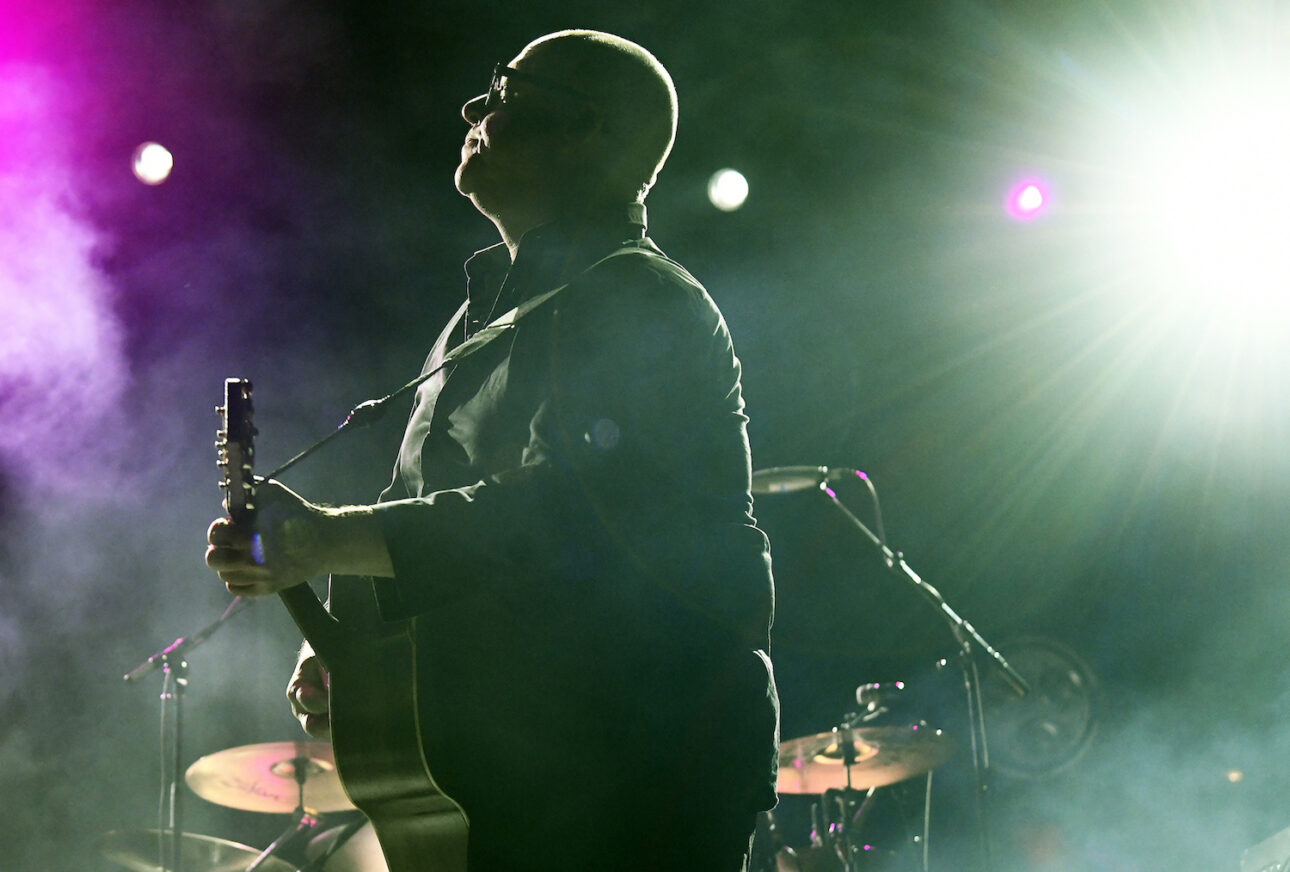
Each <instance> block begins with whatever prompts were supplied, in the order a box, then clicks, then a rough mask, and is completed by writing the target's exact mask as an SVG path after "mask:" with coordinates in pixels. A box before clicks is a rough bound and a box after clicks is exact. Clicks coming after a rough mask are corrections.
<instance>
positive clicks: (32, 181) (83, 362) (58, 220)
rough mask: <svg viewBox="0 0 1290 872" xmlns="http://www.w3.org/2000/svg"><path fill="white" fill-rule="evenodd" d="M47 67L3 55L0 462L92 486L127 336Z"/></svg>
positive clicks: (49, 484)
mask: <svg viewBox="0 0 1290 872" xmlns="http://www.w3.org/2000/svg"><path fill="white" fill-rule="evenodd" d="M67 110H68V106H67V101H66V93H65V91H64V89H63V87H62V85H61V83H60V82H59V81H58V80H57V79H56V78H55V76H54V75H53V74H52V73H50V71H49V70H48V69H46V68H44V67H42V66H40V65H37V64H33V63H25V62H13V61H9V62H6V61H4V60H3V59H0V407H2V408H3V413H4V426H3V427H0V457H2V458H3V459H4V461H5V462H6V464H7V465H12V466H13V467H14V469H13V471H15V472H17V473H19V474H21V475H22V476H23V477H24V478H26V479H28V480H29V481H32V482H34V483H36V484H38V485H39V486H41V487H44V488H52V489H54V490H61V489H63V488H64V487H74V486H75V485H76V482H77V480H78V479H79V480H81V481H82V482H83V481H84V476H85V474H86V470H85V468H84V467H83V466H79V465H78V463H77V461H76V458H82V460H83V462H86V463H89V462H92V461H91V460H90V458H92V457H93V456H94V452H93V450H92V446H93V445H94V439H95V436H96V430H98V429H101V428H103V427H104V424H105V416H106V415H107V414H108V413H109V412H110V410H112V409H113V408H114V406H115V403H116V401H117V399H118V398H119V396H120V395H121V393H122V391H123V387H124V386H123V384H122V381H123V377H124V372H125V369H126V367H125V362H124V355H123V351H122V345H121V329H120V325H119V324H118V323H117V320H116V318H115V317H114V315H113V313H112V311H111V308H110V304H109V294H110V287H109V286H108V283H107V281H106V280H105V279H104V278H103V276H101V275H100V274H99V273H98V272H96V270H95V269H94V266H93V261H92V253H93V250H94V248H95V246H96V245H97V244H99V241H100V240H99V239H98V237H97V234H96V232H95V231H94V229H93V228H92V227H91V225H90V223H89V221H88V220H87V219H85V218H83V217H82V216H81V215H80V214H79V213H78V210H77V202H76V199H77V198H76V195H75V192H74V191H73V189H72V185H71V181H70V180H71V176H72V174H71V168H70V162H69V158H68V154H67V144H68V142H69V141H70V137H71V136H72V135H73V131H72V130H70V129H69V125H72V124H74V123H75V120H74V113H71V112H69V111H67Z"/></svg>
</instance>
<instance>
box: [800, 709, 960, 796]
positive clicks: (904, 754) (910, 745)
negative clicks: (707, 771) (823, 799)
mask: <svg viewBox="0 0 1290 872" xmlns="http://www.w3.org/2000/svg"><path fill="white" fill-rule="evenodd" d="M953 753H954V741H953V740H952V739H950V737H949V736H947V735H945V733H944V732H943V731H941V730H938V729H934V728H931V727H928V726H927V725H926V724H907V725H904V726H892V727H835V728H834V729H832V730H830V731H829V732H827V733H816V734H815V735H813V736H803V737H801V738H798V739H789V740H788V741H786V742H782V743H781V744H780V746H779V776H778V780H777V782H776V790H777V791H778V792H779V793H781V794H801V793H809V794H822V793H825V792H827V791H830V790H848V789H850V790H867V789H869V788H874V787H886V786H887V785H890V784H896V783H897V782H900V781H904V780H906V779H907V778H913V777H915V776H917V775H923V774H925V773H927V772H930V771H931V770H933V769H935V768H936V767H937V766H939V765H941V764H942V763H944V762H945V761H946V760H948V759H949V758H950V756H951V755H952V754H953Z"/></svg>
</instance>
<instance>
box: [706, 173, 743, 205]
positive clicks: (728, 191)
mask: <svg viewBox="0 0 1290 872" xmlns="http://www.w3.org/2000/svg"><path fill="white" fill-rule="evenodd" d="M708 199H709V200H710V201H712V205H713V206H716V207H717V208H718V209H720V210H721V211H722V212H733V211H735V210H736V209H738V208H739V207H741V206H743V204H744V201H745V200H747V199H748V180H747V179H746V178H744V174H743V173H741V172H739V171H738V170H732V169H723V170H717V171H716V172H715V173H713V174H712V178H711V179H709V180H708Z"/></svg>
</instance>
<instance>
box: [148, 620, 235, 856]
mask: <svg viewBox="0 0 1290 872" xmlns="http://www.w3.org/2000/svg"><path fill="white" fill-rule="evenodd" d="M250 604H251V601H250V600H248V599H246V598H244V597H234V598H233V600H232V602H230V603H229V604H228V607H227V608H226V609H224V613H223V614H222V615H220V616H219V617H218V618H217V619H216V620H215V621H213V622H211V623H210V624H208V625H207V626H205V627H204V628H202V629H201V630H198V631H197V632H196V633H194V634H192V635H191V636H180V637H179V638H178V639H176V640H175V641H173V642H171V643H170V644H169V645H167V646H166V647H164V648H162V649H161V650H160V651H158V652H156V653H155V654H153V655H152V656H150V657H149V658H148V659H147V660H145V661H143V662H142V663H140V664H139V665H138V666H136V667H134V668H133V669H131V670H130V671H129V672H127V673H126V674H125V675H124V676H123V678H124V679H125V681H126V682H127V683H131V684H132V683H135V682H137V681H139V680H140V679H142V678H144V677H145V676H147V675H150V674H152V673H153V672H154V671H155V670H157V669H160V670H161V671H162V675H163V680H162V687H161V744H162V748H161V769H162V772H161V804H160V808H161V821H160V828H159V829H160V831H161V832H165V833H167V834H168V836H169V838H167V839H165V840H162V841H161V842H160V843H159V844H158V845H157V853H158V855H159V857H158V859H159V861H160V862H159V863H158V865H157V866H155V867H153V868H156V869H158V870H160V872H183V868H184V858H185V852H186V851H188V850H189V849H188V847H187V845H188V843H187V842H186V841H185V839H184V827H183V802H182V799H183V792H182V791H181V790H179V767H180V764H181V761H182V760H183V737H184V730H183V724H184V722H183V708H184V706H183V701H184V691H185V690H186V689H187V687H188V661H187V660H186V659H185V657H186V656H187V654H188V652H189V651H191V650H193V649H194V648H196V647H197V646H198V645H201V644H202V643H203V642H205V641H206V640H207V639H208V638H210V636H211V635H212V634H214V633H215V631H216V630H218V629H219V628H220V627H221V626H223V625H224V622H225V621H227V620H229V619H230V618H232V617H233V616H234V615H236V614H237V613H238V612H241V611H242V610H243V609H245V608H246V607H247V606H249V605H250ZM202 838H208V837H202Z"/></svg>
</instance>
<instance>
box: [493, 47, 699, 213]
mask: <svg viewBox="0 0 1290 872" xmlns="http://www.w3.org/2000/svg"><path fill="white" fill-rule="evenodd" d="M514 63H515V65H516V66H517V68H518V69H524V70H527V71H529V72H531V73H536V74H540V75H543V76H548V77H550V78H552V79H555V80H557V81H560V82H562V83H564V84H566V85H568V86H569V87H571V88H575V89H577V90H579V91H581V92H583V93H584V94H586V95H588V96H589V97H590V98H591V100H592V102H593V103H594V104H595V108H596V110H597V111H598V112H599V119H598V120H599V123H600V133H601V135H602V137H603V139H604V143H603V144H604V146H605V147H604V149H603V157H604V164H605V165H604V166H603V167H601V168H600V169H601V170H603V180H604V185H605V186H607V187H608V188H609V190H606V191H604V193H605V194H606V195H609V196H613V197H627V198H631V197H635V198H636V199H639V200H643V199H644V198H645V194H646V193H648V191H649V189H650V187H651V186H652V185H653V184H654V180H655V179H656V178H657V176H658V172H659V170H660V169H662V167H663V163H664V161H666V160H667V156H668V154H669V152H671V150H672V142H673V140H674V139H675V138H676V114H677V108H676V88H675V87H674V86H673V84H672V77H671V76H670V75H668V72H667V70H666V69H665V68H664V67H663V65H662V64H661V63H659V61H658V59H657V58H655V57H654V55H652V54H650V53H649V52H648V51H646V50H645V49H644V48H642V47H641V46H639V45H637V44H636V43H634V42H631V41H630V40H626V39H623V38H622V37H619V36H614V35H612V34H609V33H600V32H599V31H594V30H563V31H560V32H558V33H552V34H548V35H546V36H543V37H540V38H539V39H536V40H534V41H533V42H531V43H529V44H528V45H527V46H526V47H525V48H524V50H523V51H522V52H520V55H519V57H517V58H516V60H515V62H514Z"/></svg>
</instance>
